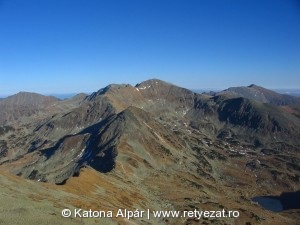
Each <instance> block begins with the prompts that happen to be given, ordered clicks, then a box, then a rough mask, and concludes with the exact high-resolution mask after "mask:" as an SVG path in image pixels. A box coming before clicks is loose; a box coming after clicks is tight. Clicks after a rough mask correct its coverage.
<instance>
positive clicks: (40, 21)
mask: <svg viewBox="0 0 300 225" xmlns="http://www.w3.org/2000/svg"><path fill="white" fill-rule="evenodd" d="M149 78H158V79H162V80H166V81H168V82H171V83H174V84H177V85H180V86H183V87H186V88H191V89H196V88H218V89H224V88H227V87H230V86H241V85H243V86H245V85H250V84H252V83H255V84H257V85H261V86H264V87H267V88H300V1H299V0H26V1H25V0H0V95H6V94H13V93H17V92H19V91H32V92H39V93H43V94H50V93H74V92H81V91H82V92H92V91H96V90H98V89H100V88H102V87H104V86H106V85H107V84H110V83H129V84H132V85H134V84H136V83H138V82H140V81H143V80H146V79H149Z"/></svg>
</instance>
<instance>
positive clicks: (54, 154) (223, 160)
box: [0, 79, 300, 225]
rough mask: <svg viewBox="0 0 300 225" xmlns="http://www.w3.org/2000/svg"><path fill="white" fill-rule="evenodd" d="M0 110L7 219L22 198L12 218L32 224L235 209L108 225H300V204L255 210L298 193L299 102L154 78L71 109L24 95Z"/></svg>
mask: <svg viewBox="0 0 300 225" xmlns="http://www.w3.org/2000/svg"><path fill="white" fill-rule="evenodd" d="M0 112H1V113H0V167H1V173H0V180H1V182H0V183H1V184H0V189H1V193H5V197H4V198H3V200H2V201H3V203H2V204H1V205H2V206H1V208H0V209H1V210H0V214H3V213H7V214H9V212H5V210H4V208H5V207H4V205H5V204H7V203H6V202H11V201H12V200H13V199H14V198H16V197H17V198H18V203H17V204H16V205H14V204H11V205H10V207H11V210H12V211H13V210H19V211H20V213H19V214H18V216H19V220H20V221H22V218H23V219H24V220H25V221H27V222H28V221H29V222H28V224H36V223H37V222H38V224H50V223H56V222H58V221H62V219H63V221H65V222H64V224H96V223H93V222H92V220H90V219H88V220H82V219H80V218H73V219H72V220H71V219H70V218H62V217H61V210H62V209H63V208H80V209H83V210H90V209H92V210H98V211H99V210H104V211H105V210H106V211H108V210H111V211H114V212H117V211H118V210H119V209H128V210H135V209H140V210H147V209H151V210H173V211H174V210H176V211H180V212H183V211H187V210H188V211H193V210H195V209H196V210H200V209H202V210H210V211H212V210H215V211H216V210H222V209H225V210H235V211H238V212H239V216H238V217H228V218H225V217H219V218H213V217H210V218H201V219H199V218H196V217H180V218H176V217H168V218H167V217H158V218H153V219H150V220H147V218H143V217H138V218H134V219H131V220H128V219H126V218H121V217H113V218H102V219H101V222H100V221H99V220H100V219H99V218H98V219H97V221H98V222H100V223H101V224H245V225H251V224H274V225H276V224H278V225H279V224H291V225H292V224H297V222H299V221H300V216H299V215H300V214H299V212H300V211H299V210H300V207H299V204H298V205H297V204H294V206H293V207H288V208H284V210H282V211H280V212H272V211H270V210H268V209H264V208H263V207H262V206H261V205H259V204H257V203H255V202H253V201H252V199H253V198H254V197H257V196H280V195H282V193H286V192H291V193H292V192H295V193H296V192H297V191H299V189H300V183H299V181H300V166H299V165H300V153H299V149H300V98H298V97H291V96H287V95H281V94H278V93H275V92H273V91H270V90H267V89H265V88H262V87H258V86H256V85H250V86H248V87H236V88H229V89H227V90H225V91H222V92H219V93H214V94H213V95H208V94H198V93H194V92H193V91H191V90H188V89H185V88H181V87H178V86H175V85H172V84H170V83H167V82H164V81H161V80H157V79H152V80H148V81H144V82H142V83H140V84H137V85H135V86H132V85H130V84H112V85H109V86H107V87H104V88H102V89H100V90H98V91H96V92H94V93H92V94H90V95H84V94H80V95H78V96H75V97H74V98H72V99H66V100H58V99H56V98H54V97H46V96H42V95H38V94H34V93H19V94H17V95H14V96H10V97H8V98H5V99H1V100H0ZM28 207H30V209H36V211H35V212H36V216H31V217H28V216H27V217H26V215H25V214H26V213H25V212H27V211H26V210H28ZM31 211H32V210H31ZM33 211H34V210H33ZM35 212H33V213H35ZM37 213H40V214H42V215H43V213H44V214H45V215H46V214H47V215H51V216H50V217H48V218H47V220H42V219H41V218H40V217H39V216H37ZM5 218H6V219H3V221H4V224H20V223H18V222H16V221H19V220H18V217H14V218H12V217H9V216H6V217H5ZM0 222H2V220H0ZM44 222H45V223H44ZM21 224H22V223H21Z"/></svg>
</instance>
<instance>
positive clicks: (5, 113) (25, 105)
mask: <svg viewBox="0 0 300 225" xmlns="http://www.w3.org/2000/svg"><path fill="white" fill-rule="evenodd" d="M57 101H59V99H57V98H55V97H52V96H44V95H40V94H36V93H29V92H19V93H18V94H15V95H12V96H9V97H7V98H4V99H2V100H1V101H0V124H5V123H12V122H15V121H17V120H18V119H20V118H21V117H24V116H30V115H33V114H35V113H37V112H38V111H39V110H42V109H44V108H46V107H48V106H49V105H51V104H53V103H55V102H57Z"/></svg>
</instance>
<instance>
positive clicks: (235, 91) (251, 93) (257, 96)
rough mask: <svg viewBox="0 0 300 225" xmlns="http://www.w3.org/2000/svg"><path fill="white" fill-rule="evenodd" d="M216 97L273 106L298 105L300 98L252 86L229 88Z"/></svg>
mask: <svg viewBox="0 0 300 225" xmlns="http://www.w3.org/2000/svg"><path fill="white" fill-rule="evenodd" d="M217 95H231V96H236V97H243V98H248V99H251V100H255V101H260V102H263V103H271V104H274V105H295V104H296V105H300V97H296V96H291V95H286V94H279V93H277V92H275V91H271V90H268V89H265V88H263V87H260V86H257V85H254V84H252V85H250V86H248V87H231V88H228V89H226V90H224V91H221V92H219V93H217Z"/></svg>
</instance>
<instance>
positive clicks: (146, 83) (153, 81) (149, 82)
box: [135, 78, 172, 87]
mask: <svg viewBox="0 0 300 225" xmlns="http://www.w3.org/2000/svg"><path fill="white" fill-rule="evenodd" d="M149 85H172V84H170V83H168V82H165V81H162V80H159V79H155V78H154V79H149V80H145V81H143V82H141V83H139V84H137V85H135V87H143V86H149Z"/></svg>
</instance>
